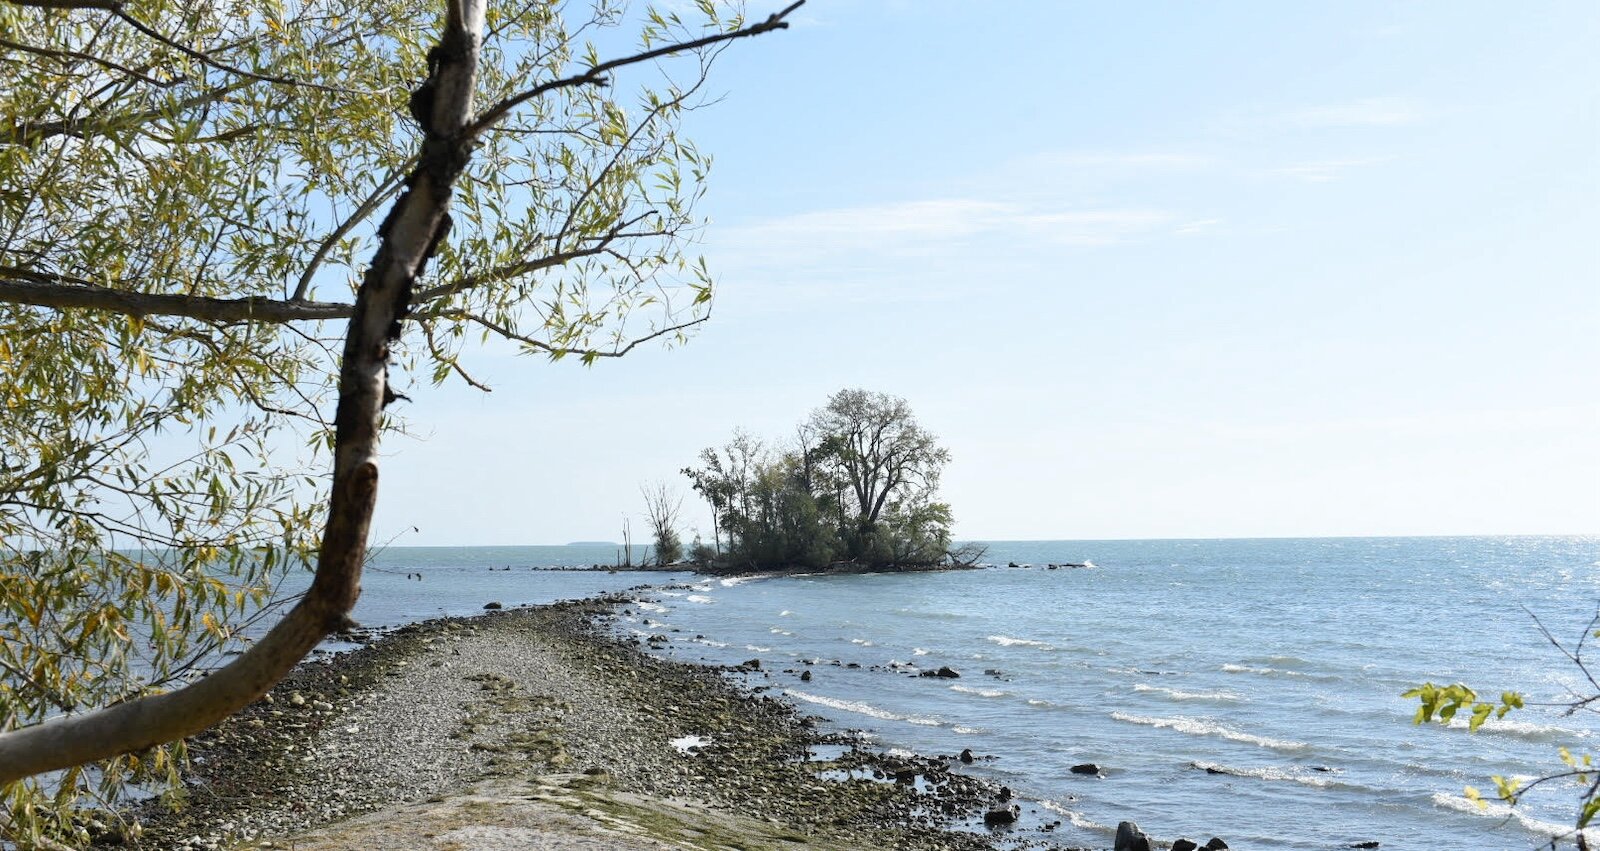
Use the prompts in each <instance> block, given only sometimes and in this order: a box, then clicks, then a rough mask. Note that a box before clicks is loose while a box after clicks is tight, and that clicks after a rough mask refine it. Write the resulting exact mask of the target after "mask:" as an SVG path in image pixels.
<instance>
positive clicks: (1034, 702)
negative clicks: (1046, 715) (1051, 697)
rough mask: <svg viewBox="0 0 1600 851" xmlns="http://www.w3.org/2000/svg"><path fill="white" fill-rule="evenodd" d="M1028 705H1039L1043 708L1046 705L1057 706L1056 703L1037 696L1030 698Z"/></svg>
mask: <svg viewBox="0 0 1600 851" xmlns="http://www.w3.org/2000/svg"><path fill="white" fill-rule="evenodd" d="M1028 705H1029V706H1037V707H1040V708H1041V709H1042V708H1045V707H1050V706H1055V704H1054V703H1051V702H1050V701H1048V700H1040V699H1039V698H1037V697H1030V698H1028Z"/></svg>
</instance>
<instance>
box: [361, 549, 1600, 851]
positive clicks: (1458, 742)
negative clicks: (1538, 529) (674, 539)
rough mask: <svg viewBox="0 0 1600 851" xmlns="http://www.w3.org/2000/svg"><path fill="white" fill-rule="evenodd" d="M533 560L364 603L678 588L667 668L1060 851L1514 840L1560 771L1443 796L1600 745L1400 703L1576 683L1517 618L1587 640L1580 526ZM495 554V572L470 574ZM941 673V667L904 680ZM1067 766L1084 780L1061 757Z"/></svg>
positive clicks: (394, 563)
mask: <svg viewBox="0 0 1600 851" xmlns="http://www.w3.org/2000/svg"><path fill="white" fill-rule="evenodd" d="M535 549H542V548H528V549H527V550H523V551H521V552H520V553H519V552H516V551H511V550H505V551H488V550H473V549H466V550H456V551H434V552H433V555H432V556H430V555H429V554H428V553H429V551H424V550H396V551H391V553H390V554H388V555H386V557H385V560H384V562H382V563H381V566H382V567H383V568H384V570H385V571H392V572H380V573H377V574H374V575H373V576H372V578H371V579H369V581H368V583H367V586H368V590H367V593H366V596H364V598H363V608H364V609H366V610H367V612H368V613H367V614H366V615H365V616H364V618H363V619H365V620H368V621H369V622H372V621H379V622H394V621H396V620H403V619H408V618H415V617H422V616H426V615H429V614H433V613H436V612H439V611H452V612H455V611H466V610H475V609H476V608H478V607H479V606H481V604H482V601H484V600H486V599H490V598H493V599H500V600H503V601H504V602H505V603H507V604H508V605H509V604H513V603H519V602H535V601H543V600H548V599H557V598H560V597H573V596H582V595H583V594H587V593H590V592H592V591H596V590H602V589H604V588H615V587H623V586H626V585H631V584H636V583H638V582H671V581H677V582H680V583H682V587H677V588H672V589H667V590H662V591H659V592H657V593H655V594H653V595H652V596H651V598H650V600H649V602H648V603H647V604H646V605H642V606H639V607H637V608H635V609H634V610H633V614H632V616H631V618H629V619H627V620H626V621H625V623H624V625H623V628H624V629H633V630H637V631H639V632H640V633H644V634H658V633H659V634H666V635H669V636H671V637H672V638H674V639H675V640H674V641H673V642H672V643H671V644H670V645H669V647H668V648H667V649H666V650H664V651H662V652H665V653H667V654H669V655H672V656H674V657H676V658H682V659H687V660H691V661H700V660H705V661H713V662H721V663H736V662H740V661H743V660H745V659H748V658H750V657H752V656H759V657H761V658H762V659H763V662H764V667H765V668H766V669H767V671H769V672H770V680H767V681H765V682H767V683H768V684H770V685H772V686H773V687H774V688H775V689H776V690H781V691H783V692H785V693H787V694H788V695H789V696H790V697H791V698H793V699H794V700H796V701H799V702H801V703H803V704H805V705H806V706H807V708H808V710H810V711H814V712H815V713H816V714H819V715H822V716H824V717H825V718H827V719H829V720H831V721H832V722H834V723H836V724H838V725H841V726H848V727H857V728H861V729H865V730H867V731H869V732H870V733H872V734H873V735H874V736H876V737H877V739H878V741H879V742H880V743H882V744H884V745H886V746H890V747H904V748H907V749H911V750H917V751H922V752H928V753H954V752H956V751H959V750H960V749H962V748H972V750H973V751H974V752H976V753H979V754H982V755H988V756H992V757H993V759H992V760H985V761H981V762H980V763H979V764H977V765H975V766H974V767H973V770H975V771H980V772H984V773H987V774H990V775H992V776H994V777H995V778H997V779H999V780H1000V781H1002V782H1004V783H1006V784H1008V785H1010V786H1011V787H1012V788H1013V789H1015V790H1017V791H1018V792H1019V793H1021V794H1022V795H1024V796H1025V797H1026V798H1028V799H1029V800H1030V801H1031V802H1032V807H1033V808H1034V809H1035V810H1037V811H1038V815H1035V816H1027V817H1025V819H1024V822H1025V824H1033V825H1036V824H1038V823H1039V822H1040V820H1041V819H1045V818H1048V819H1051V820H1054V819H1060V820H1061V821H1062V822H1063V826H1062V828H1061V830H1060V831H1059V832H1058V833H1057V834H1056V836H1057V837H1058V838H1060V839H1062V840H1064V841H1066V842H1068V843H1083V844H1088V845H1096V846H1105V845H1109V844H1110V843H1109V837H1110V835H1111V834H1110V831H1111V829H1112V828H1114V826H1115V825H1116V823H1117V822H1118V821H1121V820H1124V819H1132V820H1135V821H1137V822H1139V824H1140V825H1141V826H1142V827H1143V828H1145V829H1146V830H1147V831H1149V832H1150V833H1152V834H1153V835H1155V836H1157V837H1160V838H1166V839H1171V838H1174V837H1176V836H1180V835H1187V836H1189V837H1191V838H1196V839H1199V840H1202V841H1203V840H1204V839H1205V838H1207V837H1209V836H1211V835H1213V834H1214V835H1219V836H1222V837H1223V838H1225V839H1227V840H1228V842H1229V843H1230V844H1231V845H1232V846H1233V847H1235V848H1306V849H1311V848H1328V847H1344V846H1346V845H1348V844H1349V843H1352V842H1358V841H1368V840H1379V841H1381V842H1382V846H1381V847H1382V848H1385V849H1391V848H1399V849H1436V848H1468V849H1495V848H1508V849H1509V848H1531V847H1535V846H1537V845H1538V844H1539V843H1541V842H1544V843H1548V841H1549V837H1550V835H1551V834H1553V833H1558V832H1562V831H1563V830H1564V829H1565V828H1566V826H1568V825H1570V824H1571V823H1572V817H1573V809H1572V804H1573V802H1574V801H1575V800H1576V799H1577V794H1578V792H1579V790H1578V789H1577V788H1576V787H1572V788H1569V789H1563V790H1560V791H1559V795H1558V797H1556V798H1552V799H1548V800H1547V799H1541V801H1540V802H1536V803H1534V804H1533V805H1531V806H1525V807H1521V808H1519V809H1518V811H1517V812H1516V813H1515V814H1512V815H1511V816H1510V817H1509V818H1508V817H1507V814H1506V813H1505V811H1504V810H1503V809H1498V808H1493V807H1491V808H1490V810H1488V811H1479V810H1477V809H1476V808H1475V807H1473V806H1472V805H1470V804H1469V803H1467V802H1466V801H1465V800H1464V799H1462V797H1461V790H1462V787H1463V786H1464V785H1466V784H1472V785H1476V786H1478V787H1480V788H1484V789H1492V782H1491V781H1490V780H1489V776H1490V775H1492V774H1504V775H1538V774H1541V773H1545V772H1547V771H1551V770H1553V769H1554V768H1555V767H1557V766H1558V765H1559V763H1558V761H1557V749H1558V748H1559V747H1560V746H1562V745H1566V746H1568V747H1570V748H1571V749H1572V750H1573V751H1574V752H1579V751H1587V750H1590V749H1594V748H1596V747H1600V737H1597V735H1596V733H1597V731H1600V724H1597V723H1596V719H1595V717H1594V716H1593V715H1587V716H1583V715H1580V716H1577V717H1563V716H1561V715H1559V714H1557V713H1554V712H1552V711H1545V710H1541V709H1537V708H1534V709H1530V710H1527V711H1524V712H1520V713H1517V714H1514V715H1512V716H1510V717H1508V718H1506V719H1505V720H1504V721H1501V722H1490V724H1489V725H1487V726H1486V728H1485V729H1483V730H1481V731H1479V732H1478V733H1477V734H1469V733H1468V732H1467V731H1466V730H1465V729H1464V728H1462V727H1459V726H1458V727H1452V728H1445V727H1438V726H1430V727H1417V726H1414V725H1412V724H1411V721H1410V718H1411V714H1412V712H1413V711H1414V708H1415V704H1414V703H1410V702H1408V701H1405V700H1403V699H1401V698H1400V696H1399V695H1400V693H1401V692H1402V691H1404V690H1405V689H1406V688H1409V687H1410V686H1412V685H1415V684H1418V683H1420V682H1421V681H1423V680H1432V681H1434V682H1453V681H1457V680H1460V681H1465V682H1467V683H1469V684H1472V685H1474V686H1475V687H1477V688H1478V689H1479V691H1480V692H1483V693H1494V694H1498V692H1499V691H1500V690H1501V689H1507V688H1517V689H1521V690H1523V691H1524V692H1526V693H1527V695H1528V697H1529V699H1530V700H1552V699H1559V698H1560V697H1561V696H1562V695H1563V694H1564V693H1565V689H1566V688H1567V687H1568V686H1575V685H1576V678H1577V676H1578V672H1577V671H1576V670H1575V669H1574V668H1573V667H1572V666H1571V665H1570V664H1567V663H1565V662H1564V661H1563V660H1562V659H1561V658H1560V656H1559V655H1558V654H1557V653H1556V652H1555V651H1554V650H1553V649H1552V648H1550V647H1549V646H1548V645H1547V644H1545V643H1544V641H1543V639H1542V638H1541V637H1540V635H1539V633H1538V631H1537V629H1536V628H1535V626H1534V624H1533V621H1532V619H1531V618H1530V616H1529V612H1530V611H1531V612H1532V613H1534V614H1537V615H1538V616H1539V617H1540V618H1542V619H1543V620H1544V622H1545V624H1546V625H1547V626H1549V627H1550V629H1551V630H1552V632H1554V634H1555V635H1556V636H1557V637H1559V638H1562V639H1575V638H1576V637H1577V636H1578V635H1580V634H1581V632H1582V628H1583V626H1584V625H1585V624H1586V623H1588V620H1589V618H1590V617H1591V616H1592V615H1593V614H1594V612H1595V607H1596V601H1597V599H1600V569H1597V568H1600V540H1597V539H1595V538H1571V537H1569V538H1417V539H1393V538H1390V539H1313V540H1235V541H1106V542H1094V541H1084V542H1074V541H1052V542H997V543H994V544H992V545H991V547H990V551H989V556H988V558H989V560H990V561H993V562H996V563H997V564H999V565H1005V564H1007V563H1009V562H1015V563H1017V564H1018V565H1019V566H1018V567H1015V568H1012V567H1003V566H1000V567H994V568H991V569H987V570H979V571H962V572H948V573H933V574H898V575H869V576H798V577H786V578H772V579H760V580H704V579H700V578H695V577H689V576H686V575H667V576H664V575H662V574H616V575H612V574H605V573H588V574H577V573H535V572H529V571H528V570H526V567H527V566H531V565H533V564H545V563H557V561H556V560H553V556H551V554H550V553H545V554H544V557H546V559H547V560H545V561H540V560H539V558H540V554H539V553H537V552H535ZM552 549H565V548H552ZM441 552H448V553H452V555H451V556H450V558H451V559H453V562H452V563H450V564H445V563H439V562H441V558H440V553H441ZM491 552H493V554H494V555H495V557H494V558H488V557H487V555H488V554H489V553H491ZM588 559H589V557H588V556H585V557H583V558H575V559H573V560H569V562H568V563H573V561H576V562H577V563H587V560H588ZM1086 561H1087V562H1092V563H1093V565H1094V566H1093V567H1090V568H1081V569H1075V568H1060V569H1057V570H1050V569H1048V567H1047V565H1049V564H1051V563H1057V564H1060V563H1066V562H1072V563H1082V562H1086ZM499 562H505V563H506V564H511V565H513V570H512V571H489V570H486V569H485V567H484V565H485V564H486V563H489V564H493V563H499ZM405 569H412V570H418V571H419V572H421V573H422V574H423V575H424V577H425V578H424V580H423V581H421V582H418V581H416V580H404V579H401V578H400V577H399V571H403V570H405ZM1525 609H1526V610H1527V611H1525ZM374 613H377V615H376V616H374ZM358 614H360V611H358ZM674 629H676V630H677V632H674V631H673V630H674ZM695 636H699V638H695ZM805 660H810V661H811V662H812V664H810V665H807V664H805ZM835 662H837V663H839V664H837V665H835V664H834V663H835ZM850 663H855V664H857V665H860V666H861V667H859V668H851V667H847V666H848V665H849V664H850ZM941 665H948V666H950V667H953V668H955V669H957V670H958V671H960V672H961V677H960V679H956V680H944V679H931V678H922V677H916V676H914V674H913V673H912V672H913V671H914V670H916V669H929V668H937V667H939V666H941ZM911 666H915V667H914V668H913V667H911ZM786 670H787V671H792V672H793V673H786V672H785V671H786ZM802 670H810V671H812V679H811V680H810V681H809V682H802V681H800V679H799V672H800V671H802ZM986 670H987V671H991V672H992V673H985V671H986ZM1084 762H1093V763H1096V764H1097V765H1099V766H1101V768H1102V769H1103V772H1102V776H1100V777H1091V776H1083V775H1075V774H1072V773H1071V772H1070V771H1069V769H1070V767H1071V766H1072V765H1075V764H1078V763H1084ZM1207 769H1210V770H1209V771H1208V770H1207Z"/></svg>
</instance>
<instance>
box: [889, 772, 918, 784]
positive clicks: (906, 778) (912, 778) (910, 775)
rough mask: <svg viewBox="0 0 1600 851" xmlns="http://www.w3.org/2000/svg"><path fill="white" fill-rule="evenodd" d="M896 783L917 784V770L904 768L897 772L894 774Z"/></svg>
mask: <svg viewBox="0 0 1600 851" xmlns="http://www.w3.org/2000/svg"><path fill="white" fill-rule="evenodd" d="M894 782H896V783H899V784H902V785H910V784H912V783H915V782H917V770H916V769H914V768H903V769H900V770H899V771H896V772H895V773H894Z"/></svg>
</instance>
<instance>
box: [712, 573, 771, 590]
mask: <svg viewBox="0 0 1600 851" xmlns="http://www.w3.org/2000/svg"><path fill="white" fill-rule="evenodd" d="M761 578H763V577H761V576H759V575H752V576H730V577H728V578H727V579H719V580H717V584H718V585H721V586H722V587H724V588H732V587H733V586H735V585H743V584H745V583H746V582H749V581H750V580H752V579H761Z"/></svg>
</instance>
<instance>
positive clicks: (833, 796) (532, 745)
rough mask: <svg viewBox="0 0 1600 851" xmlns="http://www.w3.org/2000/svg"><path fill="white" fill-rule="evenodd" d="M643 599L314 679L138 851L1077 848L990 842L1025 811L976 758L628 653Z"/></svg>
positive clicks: (145, 830)
mask: <svg viewBox="0 0 1600 851" xmlns="http://www.w3.org/2000/svg"><path fill="white" fill-rule="evenodd" d="M640 590H642V588H636V589H633V591H634V593H633V594H622V595H606V596H601V597H596V598H591V599H588V600H581V601H576V602H565V603H555V604H551V605H546V606H530V607H518V608H508V609H504V610H494V611H489V612H486V613H485V614H483V615H478V616H473V617H464V618H463V617H450V618H440V619H435V620H430V621H425V622H422V623H417V624H410V625H406V626H402V627H399V628H397V629H395V630H393V631H391V632H387V633H384V634H381V635H379V636H377V637H376V638H374V639H373V640H372V641H371V642H370V643H368V644H366V645H365V646H363V647H361V648H359V649H356V650H353V651H350V652H346V653H341V654H336V655H333V656H328V657H324V658H322V659H317V660H313V661H308V662H306V663H303V664H301V665H300V666H299V667H297V668H296V669H295V670H294V672H293V673H292V674H291V675H290V676H289V677H288V678H287V679H285V680H284V681H283V682H282V683H280V684H279V685H278V686H277V687H275V688H274V689H273V690H272V691H271V692H270V693H269V694H268V695H267V696H266V697H264V698H263V699H262V700H260V701H257V702H256V703H254V704H252V705H250V706H249V707H247V708H246V709H245V710H244V711H242V712H241V713H239V714H238V715H236V716H234V717H232V718H230V719H228V720H227V721H226V722H224V723H222V724H221V725H218V726H217V727H215V728H213V729H211V730H209V731H207V732H206V733H204V734H202V735H200V736H196V737H194V738H193V739H191V740H190V741H189V753H190V755H191V756H192V764H191V766H190V768H189V770H188V772H187V775H186V777H185V784H184V788H183V791H182V792H181V793H180V794H179V797H178V798H177V799H172V798H168V799H165V800H153V801H149V802H147V803H146V805H145V807H144V812H143V813H142V822H143V824H142V827H141V830H142V834H141V835H140V836H139V837H138V838H137V839H134V840H132V842H131V845H132V846H133V847H136V848H152V849H153V848H162V849H166V848H194V849H222V848H228V849H272V848H279V849H284V848H295V849H300V851H313V849H318V850H320V851H333V849H351V851H354V849H381V848H390V847H393V848H439V849H444V848H453V849H456V848H472V849H498V848H513V847H514V848H557V847H559V848H596V849H600V848H619V849H634V848H638V849H644V848H707V849H709V848H741V849H752V851H754V849H780V848H806V849H841V851H842V849H869V848H896V849H912V851H916V849H952V851H984V849H998V848H1058V847H1060V846H1056V845H1052V844H1049V843H1047V842H1045V841H1044V840H1040V839H1028V838H1014V837H1011V838H1008V836H1007V835H1006V834H1005V832H1004V831H1002V832H998V833H991V832H989V831H987V830H985V828H984V826H983V825H984V819H985V815H986V814H990V815H991V817H992V812H991V811H992V810H994V809H996V808H997V807H1001V806H1003V805H1002V804H1001V802H1002V801H1003V800H1004V799H1005V798H1006V797H1008V795H1009V793H1007V792H1005V791H1004V790H1002V789H1001V788H1000V787H998V786H996V785H995V784H993V783H991V782H989V781H986V780H984V779H982V778H978V777H974V776H971V775H967V774H963V773H961V772H960V771H959V770H956V769H958V768H959V764H960V762H962V761H963V760H962V758H961V757H958V756H955V755H946V756H921V755H909V754H903V753H902V752H899V751H895V752H892V753H890V752H885V751H881V750H877V749H874V748H872V747H870V746H868V745H867V744H866V743H865V737H863V736H861V735H860V734H858V733H855V732H853V731H844V732H824V731H822V730H819V729H818V727H817V725H816V720H815V719H813V718H811V717H809V716H806V715H804V714H803V713H801V712H800V711H799V710H798V709H796V708H795V706H793V705H792V704H791V703H789V702H786V701H784V700H781V699H777V698H774V697H772V696H770V695H768V694H766V693H765V692H767V691H768V690H769V689H770V688H771V686H770V685H767V684H764V683H763V682H762V681H763V680H764V678H765V677H766V675H767V674H766V672H765V671H763V669H762V665H761V663H760V662H759V661H758V660H752V661H751V662H748V663H745V664H744V665H740V666H738V667H736V668H725V667H714V666H705V665H696V664H689V663H684V662H677V661H672V660H665V659H661V658H658V657H655V656H652V655H649V654H647V653H645V652H644V650H643V648H642V646H641V642H639V641H638V640H637V639H624V638H619V637H616V636H615V635H613V634H611V632H610V631H609V629H608V628H607V626H606V622H607V621H608V620H609V619H611V618H613V617H616V616H617V614H618V613H619V612H620V611H621V610H623V609H625V608H627V607H628V606H630V605H631V604H632V603H633V602H634V600H635V599H636V594H637V592H638V591H640ZM1033 827H1038V825H1033ZM1034 835H1035V836H1037V834H1034ZM109 840H110V837H107V841H109Z"/></svg>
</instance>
